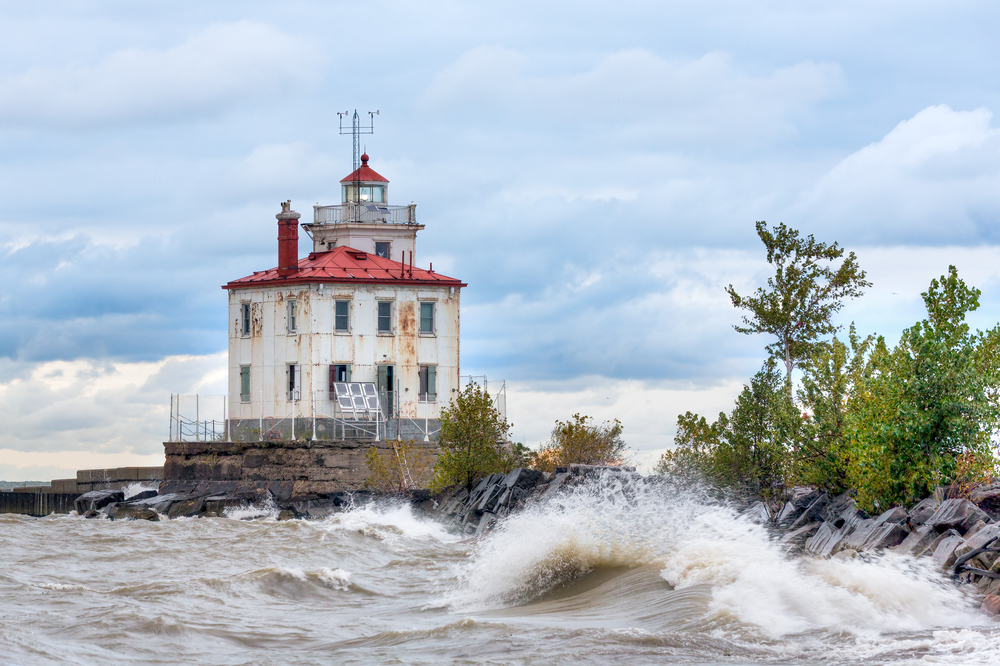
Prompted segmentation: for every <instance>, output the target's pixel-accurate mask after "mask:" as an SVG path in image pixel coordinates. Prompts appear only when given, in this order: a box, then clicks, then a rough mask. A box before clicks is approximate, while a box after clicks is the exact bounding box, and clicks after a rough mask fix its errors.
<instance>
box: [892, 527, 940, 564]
mask: <svg viewBox="0 0 1000 666" xmlns="http://www.w3.org/2000/svg"><path fill="white" fill-rule="evenodd" d="M937 538H938V533H937V530H935V529H934V528H933V527H932V526H930V525H921V526H919V527H917V529H915V530H914V531H912V532H910V533H909V534H908V535H906V538H905V539H903V541H902V542H900V544H899V545H898V546H896V547H895V548H893V549H892V550H893V552H895V553H899V554H900V555H913V556H914V557H920V556H921V555H922V554H923V553H924V551H925V550H927V548H928V547H930V545H931V544H932V543H934V542H935V541H936V540H937Z"/></svg>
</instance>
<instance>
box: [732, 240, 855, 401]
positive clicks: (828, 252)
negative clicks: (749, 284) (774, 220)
mask: <svg viewBox="0 0 1000 666" xmlns="http://www.w3.org/2000/svg"><path fill="white" fill-rule="evenodd" d="M757 235H758V236H759V237H760V239H761V241H762V242H763V243H764V246H765V247H766V248H767V261H768V263H770V264H771V265H772V266H774V276H772V277H770V278H768V280H767V286H768V289H766V290H765V289H763V288H758V289H757V291H756V292H755V293H754V295H753V296H750V297H743V296H740V295H739V294H738V293H736V290H735V289H734V288H733V286H732V285H729V287H728V288H727V289H726V292H727V293H728V294H729V297H730V298H731V299H732V302H733V306H735V307H737V308H741V309H743V310H747V311H749V316H747V315H744V317H743V324H744V325H743V326H734V328H735V329H736V330H737V331H739V332H740V333H746V334H752V333H768V334H770V335H773V336H775V337H777V338H778V339H777V341H776V342H773V343H771V344H770V345H768V346H767V351H768V352H769V353H770V355H771V358H774V359H776V360H779V361H780V362H782V363H784V365H785V376H786V379H787V380H788V381H789V390H791V384H790V382H791V378H792V369H793V368H795V367H796V366H797V365H798V364H799V363H800V362H802V361H803V360H804V359H806V358H809V357H810V356H811V355H812V354H813V351H814V348H815V344H816V341H817V340H818V339H819V338H820V337H821V336H824V335H829V334H831V333H834V332H836V330H837V327H836V326H834V325H833V323H832V321H831V317H832V315H833V314H834V313H835V312H837V311H839V310H840V309H841V308H842V307H843V305H844V300H845V299H847V298H856V297H857V296H860V295H861V293H862V291H863V290H864V288H865V287H869V286H871V283H870V282H868V281H867V280H866V279H865V272H864V271H863V270H861V269H860V268H859V266H858V263H857V258H856V257H855V255H854V253H853V252H851V253H849V254H848V255H847V258H846V259H844V261H843V262H842V263H841V264H840V265H839V266H836V267H835V266H833V265H831V264H832V262H834V261H836V260H837V259H840V258H841V257H842V256H843V255H844V250H843V249H841V248H840V247H839V246H838V245H837V244H836V243H834V244H832V245H827V244H825V243H819V242H817V241H816V240H815V239H814V238H813V237H812V236H811V235H810V236H807V237H805V238H800V237H799V232H798V231H796V230H795V229H791V228H789V227H786V226H785V225H784V224H778V225H777V226H775V227H774V228H773V229H768V228H767V223H766V222H763V221H761V222H757Z"/></svg>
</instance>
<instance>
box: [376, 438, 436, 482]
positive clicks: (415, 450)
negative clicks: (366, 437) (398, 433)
mask: <svg viewBox="0 0 1000 666" xmlns="http://www.w3.org/2000/svg"><path fill="white" fill-rule="evenodd" d="M388 444H389V445H390V446H391V447H392V449H391V450H388V451H385V452H384V453H383V452H379V450H378V449H377V448H375V447H374V446H372V447H370V448H369V449H368V450H367V451H365V464H366V465H367V466H368V477H367V478H366V479H365V487H366V488H371V489H373V490H378V491H379V492H382V493H386V494H401V493H404V492H406V491H407V490H410V489H414V488H425V487H427V483H428V481H429V480H430V476H431V474H430V472H431V455H430V454H429V453H428V452H427V451H425V450H422V449H420V448H419V447H417V446H416V445H415V444H414V442H413V440H409V441H406V442H388Z"/></svg>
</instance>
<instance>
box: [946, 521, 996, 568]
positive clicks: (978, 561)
mask: <svg viewBox="0 0 1000 666" xmlns="http://www.w3.org/2000/svg"><path fill="white" fill-rule="evenodd" d="M970 531H971V530H970ZM998 539H1000V524H997V523H991V524H989V525H985V526H984V527H983V528H981V529H980V530H978V531H977V532H976V533H975V534H967V535H966V536H965V541H963V542H962V543H961V544H959V546H958V547H957V548H955V557H962V556H963V555H965V554H966V553H971V552H972V551H974V550H977V549H979V548H982V547H983V546H985V545H987V544H988V543H990V542H993V544H992V545H994V546H996V545H1000V544H997V543H996V541H997V540H998ZM996 560H997V553H995V552H991V551H985V552H982V553H979V554H978V555H976V556H975V557H973V558H972V559H971V560H969V561H968V564H971V565H972V566H974V567H976V568H977V569H986V570H989V569H990V568H991V567H992V566H993V563H994V562H996Z"/></svg>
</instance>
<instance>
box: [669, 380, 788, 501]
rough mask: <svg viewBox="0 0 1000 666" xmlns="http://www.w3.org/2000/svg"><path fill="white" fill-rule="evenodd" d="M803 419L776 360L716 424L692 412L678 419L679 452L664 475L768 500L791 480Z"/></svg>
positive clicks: (671, 453)
mask: <svg viewBox="0 0 1000 666" xmlns="http://www.w3.org/2000/svg"><path fill="white" fill-rule="evenodd" d="M800 420H801V418H800V416H799V413H798V410H796V408H795V406H794V405H793V404H792V402H791V399H790V398H789V397H788V386H787V382H786V380H785V379H784V378H782V376H781V373H780V372H779V371H778V369H777V367H776V366H775V364H774V362H773V361H768V362H767V363H765V364H764V367H763V368H761V370H760V372H758V373H757V374H756V375H754V377H753V378H752V379H751V380H750V384H749V385H748V386H744V387H743V391H742V393H740V395H739V397H738V398H737V399H736V405H735V406H734V408H733V411H732V412H731V413H730V414H729V415H728V416H727V415H726V414H724V413H720V414H719V418H718V420H716V421H715V423H708V422H707V421H706V420H705V419H704V417H700V416H698V415H696V414H692V413H691V412H687V413H686V414H684V415H682V416H680V417H678V419H677V435H676V436H675V438H674V444H675V449H674V450H673V451H669V452H667V453H665V454H664V455H663V456H662V457H661V458H660V461H659V463H658V465H657V468H656V469H657V471H658V472H660V473H661V474H665V473H680V474H694V475H697V476H700V477H703V478H705V479H706V480H708V481H710V482H712V483H715V484H717V485H719V486H721V487H724V488H729V489H732V490H735V491H737V492H739V493H742V494H746V495H756V496H759V497H764V498H767V497H769V496H771V495H772V494H774V493H775V492H776V491H777V489H778V488H779V487H780V486H781V485H782V483H783V482H784V478H785V473H786V469H787V466H788V464H789V456H790V452H791V450H792V447H793V445H794V443H795V441H796V440H797V438H798V437H799V429H800V427H801V426H800V423H799V422H800Z"/></svg>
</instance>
